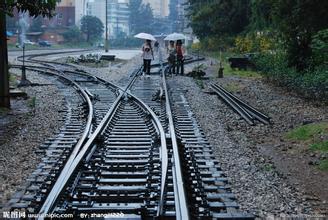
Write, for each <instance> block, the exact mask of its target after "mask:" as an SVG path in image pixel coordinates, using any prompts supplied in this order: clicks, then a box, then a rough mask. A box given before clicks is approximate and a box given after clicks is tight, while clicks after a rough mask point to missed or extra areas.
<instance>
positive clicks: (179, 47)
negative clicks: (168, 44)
mask: <svg viewBox="0 0 328 220" xmlns="http://www.w3.org/2000/svg"><path fill="white" fill-rule="evenodd" d="M175 48H176V53H177V75H179V73H180V74H181V75H183V74H184V66H183V65H184V64H183V63H184V52H185V50H184V48H183V46H182V40H177V43H176V47H175ZM180 70H181V71H180Z"/></svg>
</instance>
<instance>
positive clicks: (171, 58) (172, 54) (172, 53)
mask: <svg viewBox="0 0 328 220" xmlns="http://www.w3.org/2000/svg"><path fill="white" fill-rule="evenodd" d="M167 54H168V58H167V61H168V63H169V69H168V72H169V74H175V63H176V49H175V46H174V41H170V42H169V45H168V47H167Z"/></svg>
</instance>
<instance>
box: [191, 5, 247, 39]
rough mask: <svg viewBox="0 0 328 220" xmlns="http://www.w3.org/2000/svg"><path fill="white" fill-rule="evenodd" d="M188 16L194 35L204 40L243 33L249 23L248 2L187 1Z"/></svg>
mask: <svg viewBox="0 0 328 220" xmlns="http://www.w3.org/2000/svg"><path fill="white" fill-rule="evenodd" d="M189 3H190V4H189V5H190V6H189V10H188V11H189V12H188V16H189V17H190V20H191V23H190V25H191V27H192V28H193V31H194V32H195V34H196V35H197V36H198V37H199V38H201V39H204V38H206V37H218V36H222V35H236V34H239V33H241V32H243V31H244V30H245V29H246V27H247V26H248V25H249V21H250V0H242V1H241V0H221V1H201V0H189Z"/></svg>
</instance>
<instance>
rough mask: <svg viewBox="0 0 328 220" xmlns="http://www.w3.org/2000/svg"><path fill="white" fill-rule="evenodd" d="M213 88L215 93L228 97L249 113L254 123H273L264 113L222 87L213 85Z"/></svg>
mask: <svg viewBox="0 0 328 220" xmlns="http://www.w3.org/2000/svg"><path fill="white" fill-rule="evenodd" d="M211 87H212V88H213V89H214V91H216V93H217V94H218V95H220V94H222V95H224V96H226V97H227V98H228V99H230V100H232V101H234V102H236V103H237V104H238V106H240V108H241V109H242V110H243V111H245V112H247V113H248V114H249V115H250V116H251V119H252V121H253V123H254V120H255V119H256V120H258V121H260V122H262V123H263V124H266V125H268V124H270V123H271V122H270V117H269V116H267V115H265V114H263V113H262V112H260V111H258V110H257V109H255V108H254V107H252V106H250V105H248V104H247V103H245V102H244V101H242V100H240V99H239V98H238V97H236V96H234V95H233V94H231V93H230V92H228V91H227V90H225V89H224V88H222V87H221V86H219V85H216V84H213V83H211ZM220 96H221V95H220ZM221 97H222V96H221ZM251 125H253V124H251Z"/></svg>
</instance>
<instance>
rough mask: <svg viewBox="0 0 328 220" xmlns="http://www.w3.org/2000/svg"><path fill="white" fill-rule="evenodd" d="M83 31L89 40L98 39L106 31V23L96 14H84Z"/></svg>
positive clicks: (82, 20)
mask: <svg viewBox="0 0 328 220" xmlns="http://www.w3.org/2000/svg"><path fill="white" fill-rule="evenodd" d="M81 32H82V33H84V34H85V35H86V41H87V42H91V41H94V40H97V39H99V38H101V36H102V34H103V33H104V24H103V23H102V22H101V20H100V19H99V18H97V17H96V16H90V15H86V16H83V17H82V19H81Z"/></svg>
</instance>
